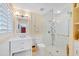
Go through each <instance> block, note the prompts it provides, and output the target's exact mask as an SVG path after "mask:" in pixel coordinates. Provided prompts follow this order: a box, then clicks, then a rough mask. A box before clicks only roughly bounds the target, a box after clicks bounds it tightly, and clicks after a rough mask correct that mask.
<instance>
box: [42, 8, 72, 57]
mask: <svg viewBox="0 0 79 59" xmlns="http://www.w3.org/2000/svg"><path fill="white" fill-rule="evenodd" d="M70 14H71V12H70V10H68V9H64V10H63V12H62V13H60V14H53V9H51V10H50V11H49V12H47V13H46V14H45V15H44V19H45V27H46V28H45V32H44V39H43V42H44V43H45V45H46V47H47V50H48V54H50V55H58V56H62V55H67V51H66V47H67V44H68V43H69V35H70V20H71V16H70Z"/></svg>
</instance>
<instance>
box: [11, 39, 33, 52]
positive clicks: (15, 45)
mask: <svg viewBox="0 0 79 59" xmlns="http://www.w3.org/2000/svg"><path fill="white" fill-rule="evenodd" d="M30 48H31V40H16V41H12V42H11V51H21V50H26V49H30Z"/></svg>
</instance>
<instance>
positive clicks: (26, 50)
mask: <svg viewBox="0 0 79 59" xmlns="http://www.w3.org/2000/svg"><path fill="white" fill-rule="evenodd" d="M22 35H23V34H21V36H22ZM31 48H32V39H31V37H29V36H28V35H26V36H25V37H24V36H23V37H15V38H10V40H8V41H7V42H4V43H2V44H0V56H31V55H32V49H31Z"/></svg>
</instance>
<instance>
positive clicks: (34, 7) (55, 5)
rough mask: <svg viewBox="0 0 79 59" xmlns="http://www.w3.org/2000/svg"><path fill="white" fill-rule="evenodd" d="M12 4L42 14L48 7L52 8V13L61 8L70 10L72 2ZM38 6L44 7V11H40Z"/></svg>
mask: <svg viewBox="0 0 79 59" xmlns="http://www.w3.org/2000/svg"><path fill="white" fill-rule="evenodd" d="M13 5H14V6H16V7H18V8H21V9H25V10H29V11H32V12H37V13H40V14H44V13H46V12H47V11H49V10H50V9H53V11H54V13H56V12H57V11H62V10H63V9H67V10H71V5H72V4H70V3H14V4H13ZM40 8H44V11H40Z"/></svg>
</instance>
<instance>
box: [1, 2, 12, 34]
mask: <svg viewBox="0 0 79 59" xmlns="http://www.w3.org/2000/svg"><path fill="white" fill-rule="evenodd" d="M12 31H13V16H12V13H11V11H10V10H9V7H8V5H7V4H6V3H5V4H4V3H0V33H7V32H12Z"/></svg>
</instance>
